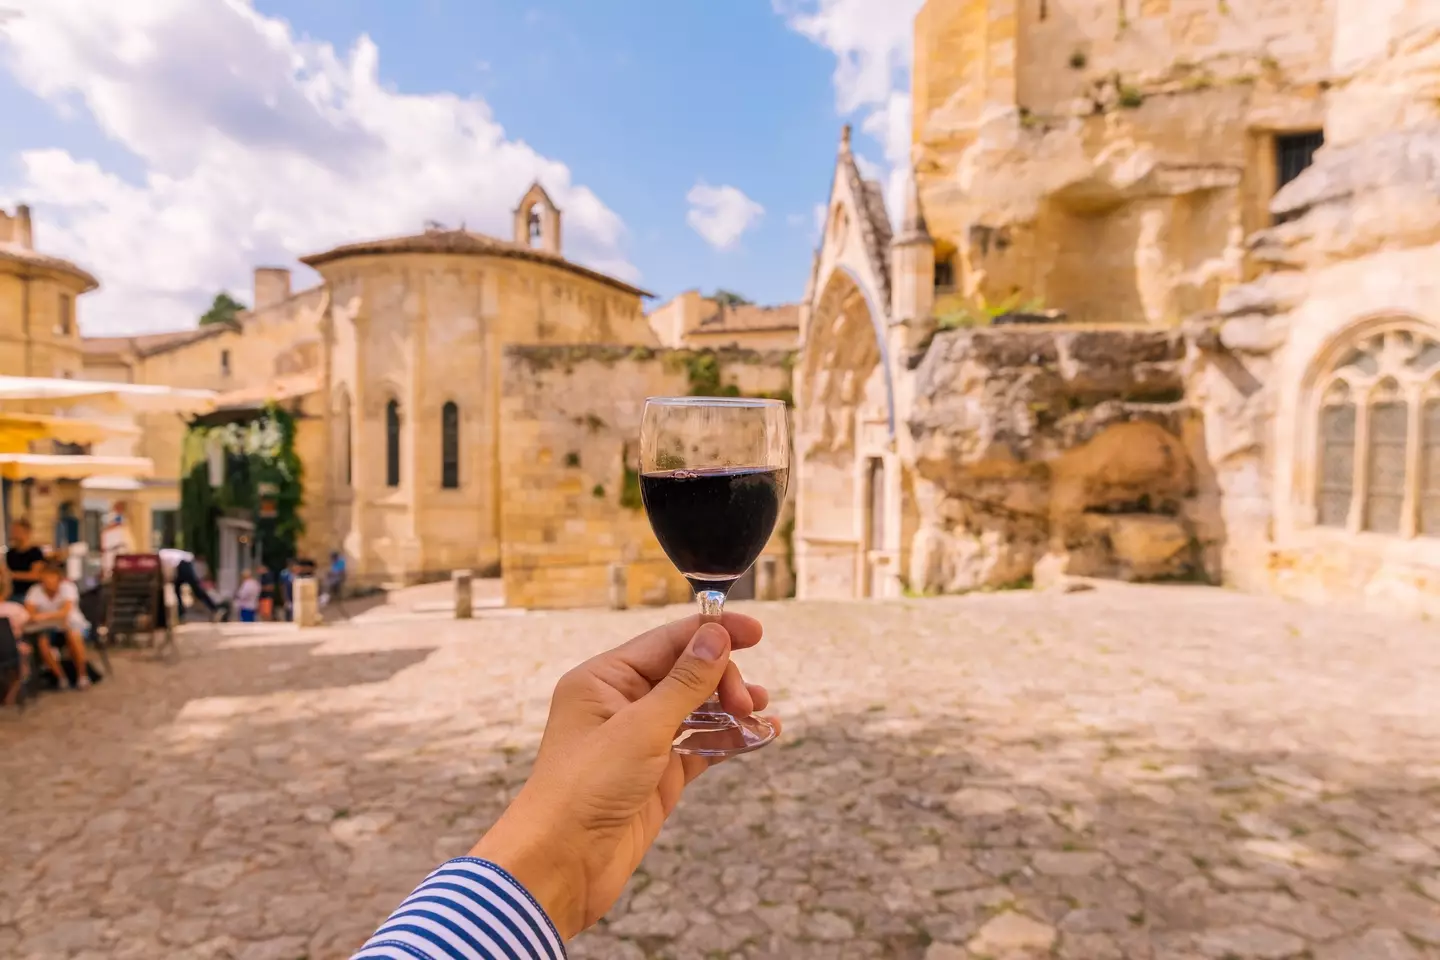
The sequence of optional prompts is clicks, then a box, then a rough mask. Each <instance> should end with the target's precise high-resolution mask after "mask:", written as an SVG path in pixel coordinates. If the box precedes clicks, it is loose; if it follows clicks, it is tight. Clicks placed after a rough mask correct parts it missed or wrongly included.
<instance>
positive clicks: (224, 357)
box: [220, 350, 230, 377]
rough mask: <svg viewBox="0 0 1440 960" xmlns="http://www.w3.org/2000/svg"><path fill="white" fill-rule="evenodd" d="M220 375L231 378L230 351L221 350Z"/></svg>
mask: <svg viewBox="0 0 1440 960" xmlns="http://www.w3.org/2000/svg"><path fill="white" fill-rule="evenodd" d="M220 375H221V376H222V377H228V376H230V351H229V350H221V351H220Z"/></svg>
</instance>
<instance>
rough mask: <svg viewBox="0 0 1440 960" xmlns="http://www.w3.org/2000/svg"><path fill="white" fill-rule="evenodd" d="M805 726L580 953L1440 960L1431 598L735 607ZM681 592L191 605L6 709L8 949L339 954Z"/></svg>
mask: <svg viewBox="0 0 1440 960" xmlns="http://www.w3.org/2000/svg"><path fill="white" fill-rule="evenodd" d="M745 606H746V607H748V609H750V610H751V611H752V612H757V613H758V614H759V615H760V616H762V617H763V619H764V620H765V621H766V624H767V627H768V634H769V638H768V641H767V643H766V644H765V645H764V647H762V649H760V650H757V651H751V652H747V653H745V654H742V664H743V665H744V666H745V668H746V670H747V673H748V674H749V675H750V676H751V678H752V679H755V680H760V681H762V682H765V683H767V684H768V685H770V687H771V688H772V691H773V692H774V693H775V695H776V710H777V712H780V713H781V714H782V715H783V716H785V718H786V724H787V729H786V736H785V738H784V739H783V740H782V742H781V743H780V744H778V745H776V746H774V747H771V748H768V749H766V750H764V751H761V752H760V753H757V754H755V755H753V756H750V757H746V758H744V759H741V760H739V761H736V762H733V763H731V764H727V765H726V766H725V767H722V768H719V769H717V770H715V771H712V772H711V773H710V774H708V775H707V776H706V778H705V779H703V780H702V781H700V782H699V783H698V784H696V786H695V787H694V788H692V790H691V792H690V794H689V795H688V796H687V798H686V801H685V803H684V804H683V805H682V807H681V809H680V811H679V812H678V813H677V815H676V817H675V818H674V820H673V821H672V823H671V825H670V827H669V828H668V829H667V831H666V833H665V834H664V835H663V836H662V838H661V841H660V843H659V844H658V845H657V847H656V848H655V849H654V850H653V851H652V853H651V855H650V856H649V857H648V858H647V859H646V861H645V863H644V864H643V866H642V869H641V871H640V873H639V874H638V875H637V877H636V879H635V882H634V883H633V884H632V886H631V887H630V889H629V890H628V892H627V893H626V895H625V897H624V899H623V901H622V903H621V904H620V905H619V907H618V908H617V909H616V910H615V911H614V912H613V913H612V915H611V916H610V917H609V918H608V919H607V920H606V921H605V922H604V923H603V924H601V925H600V927H598V928H597V929H596V930H594V931H592V932H590V933H588V934H586V935H584V936H582V937H581V938H580V939H579V940H577V941H576V942H575V944H574V945H573V946H572V949H571V956H572V957H574V958H576V960H645V958H670V960H717V958H744V960H771V958H773V960H782V958H783V960H808V958H816V960H821V958H824V960H836V958H839V960H846V958H882V957H883V958H903V960H982V958H990V960H1006V958H1034V957H1056V958H1066V960H1119V958H1124V960H1226V958H1244V960H1249V958H1276V960H1279V958H1290V957H1295V958H1299V957H1304V958H1310V960H1396V958H1398V960H1412V958H1440V749H1437V748H1440V626H1437V625H1436V624H1434V623H1425V622H1411V621H1398V620H1386V619H1383V618H1378V617H1374V616H1370V615H1360V614H1351V613H1344V612H1336V611H1333V610H1317V609H1312V608H1307V607H1302V606H1298V605H1293V604H1289V603H1285V602H1283V601H1278V600H1271V599H1263V598H1254V597H1246V596H1241V595H1237V594H1233V593H1229V592H1224V591H1218V590H1206V589H1199V588H1182V587H1150V588H1141V587H1124V586H1105V587H1102V588H1101V589H1099V590H1096V591H1094V592H1090V593H1080V594H1072V595H1048V594H1034V593H1009V594H994V595H985V596H972V597H964V598H951V599H938V600H923V601H922V600H914V601H900V602H894V603H885V604H858V603H855V604H834V605H826V604H815V603H792V604H774V605H745ZM676 613H677V611H673V610H672V611H655V610H645V611H631V612H627V613H604V614H600V613H595V612H583V613H554V614H532V615H530V616H526V617H520V618H514V619H495V620H481V621H474V622H472V623H463V624H457V623H454V622H445V621H439V622H437V621H431V620H427V621H423V622H419V621H417V622H412V623H408V624H407V623H389V624H383V625H376V626H371V627H364V628H357V627H351V628H344V629H333V630H332V629H327V630H322V631H314V632H310V633H306V634H299V633H296V632H293V631H279V632H275V633H268V634H267V633H265V632H264V631H255V632H250V633H245V634H243V635H242V634H235V635H230V636H226V637H219V636H211V635H208V634H203V633H202V634H192V635H190V636H188V637H187V638H186V639H185V640H184V641H183V644H184V646H185V648H186V653H187V655H186V657H185V658H184V659H183V660H182V661H181V662H180V663H178V664H176V665H163V664H158V663H154V662H151V661H149V660H147V659H146V658H144V657H143V656H138V655H125V656H122V657H119V658H117V667H118V670H119V673H118V676H117V677H116V678H115V679H114V680H113V681H110V682H107V683H105V684H102V685H101V686H99V687H98V688H96V689H95V690H93V691H92V692H90V693H88V694H68V695H64V696H58V695H57V696H50V697H47V698H45V699H44V700H43V701H42V702H41V703H40V704H39V705H38V707H37V708H35V709H34V710H32V711H30V712H28V713H27V714H26V715H24V716H23V717H17V716H16V715H15V714H14V712H13V711H7V712H6V713H5V714H3V715H0V783H3V791H0V818H3V820H0V822H3V824H4V837H5V839H4V841H3V844H0V957H5V958H12V957H13V958H29V960H38V958H47V960H48V958H87V960H98V958H122V960H123V958H146V960H152V958H157V957H167V958H168V957H177V958H245V960H262V958H273V960H298V958H302V957H304V958H308V960H328V958H336V957H340V958H343V957H345V956H347V955H348V953H349V951H351V950H352V949H353V948H354V947H355V946H356V945H357V944H358V943H359V942H360V941H361V940H362V939H363V938H364V937H365V935H366V934H368V933H369V931H370V930H371V929H373V927H374V926H375V924H377V923H378V922H379V920H380V919H381V918H383V916H384V915H385V914H386V913H387V912H388V911H389V910H390V909H391V908H393V907H394V905H395V904H396V903H397V902H398V901H399V899H400V898H401V897H402V896H403V895H404V894H405V893H406V892H408V890H409V889H410V887H411V886H412V885H413V884H414V883H415V882H416V881H417V880H418V879H419V878H420V877H421V876H423V874H424V873H425V872H426V871H427V870H428V869H430V868H431V867H432V866H433V865H434V864H435V863H436V862H438V861H439V860H441V859H444V858H446V857H449V856H452V855H455V854H458V853H462V852H464V851H465V850H467V849H468V848H469V846H470V845H471V844H472V843H473V841H474V839H475V838H476V837H477V836H478V835H479V833H480V832H481V831H482V830H483V829H484V828H485V826H486V825H487V824H488V823H489V822H490V821H491V820H492V819H493V818H494V817H495V816H496V815H497V814H498V813H499V811H500V810H501V809H502V808H503V806H504V804H505V802H506V801H507V800H508V798H509V797H511V796H512V795H513V794H514V792H515V791H516V790H517V789H518V787H519V785H520V784H521V783H522V782H523V779H524V777H525V774H526V771H527V768H528V764H529V761H530V758H531V756H532V754H533V751H534V748H535V745H536V742H537V740H538V736H539V732H540V730H541V727H542V724H543V722H544V716H545V710H546V704H547V699H548V695H549V691H550V688H551V686H552V685H553V683H554V681H555V679H556V678H557V677H558V676H559V675H560V674H561V673H562V672H563V671H564V670H565V669H566V668H568V667H569V666H570V665H571V664H573V663H575V662H576V661H578V660H579V659H581V658H583V657H585V656H587V655H589V654H590V653H592V652H594V651H596V650H599V649H601V648H603V647H606V646H609V645H610V644H612V643H613V642H615V641H617V640H619V639H623V638H625V637H628V636H630V635H632V634H633V633H635V632H637V631H638V630H640V629H642V628H644V627H646V626H648V625H651V624H653V623H656V622H660V621H662V620H664V619H668V618H670V616H672V615H675V614H676Z"/></svg>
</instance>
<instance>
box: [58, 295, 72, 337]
mask: <svg viewBox="0 0 1440 960" xmlns="http://www.w3.org/2000/svg"><path fill="white" fill-rule="evenodd" d="M56 309H57V311H58V316H57V317H56V319H55V332H56V333H58V334H60V335H61V336H62V337H68V336H70V333H71V331H73V330H74V329H75V298H74V297H72V296H70V294H68V293H62V294H60V303H59V305H58V306H57V307H56Z"/></svg>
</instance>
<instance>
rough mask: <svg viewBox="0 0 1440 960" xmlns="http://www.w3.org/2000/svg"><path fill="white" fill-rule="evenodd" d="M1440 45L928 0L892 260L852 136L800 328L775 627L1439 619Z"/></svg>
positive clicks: (1341, 19) (1360, 32) (1195, 11)
mask: <svg viewBox="0 0 1440 960" xmlns="http://www.w3.org/2000/svg"><path fill="white" fill-rule="evenodd" d="M1437 17H1440V12H1437V10H1436V8H1435V6H1434V4H1428V3H1425V2H1423V0H1386V2H1383V3H1378V4H1376V3H1365V4H1361V3H1358V2H1350V0H1304V2H1298V3H1297V2H1294V0H1283V2H1282V0H1257V2H1254V3H1250V4H1245V5H1242V6H1233V7H1232V6H1231V5H1227V4H1220V5H1218V6H1217V5H1214V4H1198V3H1184V4H1181V3H1177V2H1169V3H1159V4H1152V3H1144V4H1139V5H1136V4H1133V3H1129V2H1126V3H1121V4H1119V5H1118V6H1116V5H1113V4H1110V5H1102V4H1099V3H1095V2H1091V0H1042V2H1040V3H1035V4H1024V5H1016V4H1011V3H1002V2H997V0H990V2H988V3H979V4H976V3H969V2H964V0H929V2H928V3H926V4H925V6H924V8H923V9H922V10H921V12H920V14H919V16H918V17H917V19H916V22H915V58H914V59H915V70H914V81H913V82H914V89H913V103H914V109H915V113H914V118H913V131H912V133H913V150H912V159H913V177H912V184H911V189H910V191H909V196H908V198H907V203H906V209H905V210H904V211H899V213H900V214H901V216H900V218H899V219H900V229H899V231H898V233H897V234H896V235H894V236H892V235H891V229H890V220H889V217H888V215H887V212H886V210H885V209H884V204H883V202H882V201H881V192H880V190H879V187H878V185H877V184H874V183H870V182H866V181H865V179H864V178H863V177H862V176H861V174H860V172H859V169H858V167H857V166H856V164H855V161H854V158H853V157H852V156H851V154H850V150H849V144H848V134H847V137H846V138H845V139H844V140H843V141H842V144H841V149H840V153H839V157H838V158H837V163H836V171H835V176H834V180H833V187H832V194H831V197H830V210H829V215H828V220H827V224H826V228H825V233H824V236H823V240H822V245H821V247H820V249H819V251H817V255H816V259H815V264H814V269H813V271H812V275H811V280H810V284H809V288H808V291H807V295H806V301H805V303H804V305H803V308H802V341H803V347H802V353H801V357H800V360H799V363H798V365H797V376H796V386H795V390H796V397H797V401H798V403H799V411H798V422H799V424H800V427H799V430H798V435H799V449H798V463H799V489H800V497H799V501H798V503H797V532H796V552H797V559H798V577H799V592H800V594H801V595H802V596H803V595H812V596H817V595H823V596H852V595H893V594H895V593H898V592H899V591H900V590H902V589H905V588H909V589H912V590H916V591H927V590H958V589H972V588H985V587H991V588H993V587H1002V586H1006V585H1018V584H1023V583H1028V582H1030V581H1032V580H1034V579H1037V578H1038V579H1041V580H1046V579H1050V578H1053V577H1055V576H1059V575H1063V574H1067V573H1068V574H1086V575H1105V576H1119V577H1125V578H1130V579H1155V578H1181V579H1205V580H1211V581H1218V580H1225V581H1228V582H1233V583H1236V584H1239V585H1242V586H1245V587H1247V588H1251V589H1259V590H1276V591H1281V592H1285V593H1290V594H1297V595H1305V596H1315V597H1320V596H1325V597H1332V598H1334V597H1339V596H1348V597H1352V598H1358V599H1365V598H1370V599H1377V598H1378V599H1377V602H1381V603H1384V604H1386V605H1390V606H1393V605H1394V604H1395V603H1396V602H1403V603H1405V604H1406V605H1408V606H1410V607H1412V608H1426V607H1429V608H1433V607H1434V606H1435V605H1436V603H1437V602H1440V600H1437V595H1440V539H1437V538H1436V537H1435V536H1434V534H1433V532H1432V531H1433V529H1434V528H1433V526H1432V525H1431V520H1432V519H1433V518H1432V517H1431V514H1432V513H1433V509H1432V505H1433V504H1434V503H1435V502H1436V493H1435V490H1436V489H1437V488H1436V487H1435V484H1436V483H1437V482H1440V481H1437V479H1436V478H1440V462H1437V460H1436V458H1437V457H1440V453H1437V450H1440V427H1436V428H1434V429H1433V430H1432V426H1431V424H1432V416H1440V413H1436V412H1434V411H1440V403H1435V402H1433V401H1432V398H1431V394H1432V393H1434V392H1435V390H1436V387H1435V383H1436V381H1435V376H1436V372H1437V369H1440V367H1437V362H1440V347H1436V346H1434V344H1435V342H1436V336H1437V334H1436V326H1435V324H1436V323H1437V322H1440V315H1437V313H1436V310H1437V308H1436V304H1437V303H1440V298H1437V297H1436V296H1435V294H1436V289H1435V287H1434V283H1433V281H1431V280H1429V279H1428V278H1429V277H1431V276H1434V275H1435V272H1434V270H1433V265H1434V258H1435V257H1436V256H1437V247H1436V245H1435V244H1436V239H1437V235H1440V211H1437V209H1436V205H1437V179H1436V178H1437V174H1436V163H1437V160H1436V157H1437V156H1440V152H1437V150H1436V149H1435V141H1434V139H1433V137H1434V133H1433V130H1434V127H1433V124H1434V122H1435V118H1436V109H1437V108H1436V104H1437V102H1440V101H1437V98H1436V95H1435V89H1434V84H1435V80H1434V77H1435V75H1436V70H1435V64H1436V58H1437V56H1440V43H1437V28H1436V19H1437ZM1322 145H1323V146H1322ZM1427 267H1428V268H1432V269H1427ZM1432 437H1433V439H1432Z"/></svg>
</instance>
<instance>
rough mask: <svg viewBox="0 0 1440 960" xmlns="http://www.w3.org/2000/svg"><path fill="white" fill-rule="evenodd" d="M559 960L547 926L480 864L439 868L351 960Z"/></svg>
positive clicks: (514, 887) (519, 890)
mask: <svg viewBox="0 0 1440 960" xmlns="http://www.w3.org/2000/svg"><path fill="white" fill-rule="evenodd" d="M381 958H384V960H565V946H564V944H562V943H561V942H560V935H559V934H558V933H556V932H555V926H554V924H552V923H551V922H550V918H549V917H548V916H546V915H545V911H544V910H542V909H540V905H539V904H538V903H536V902H535V898H534V897H532V896H530V893H529V891H527V890H526V889H525V888H524V887H522V886H521V885H520V882H519V881H518V880H516V879H515V878H514V877H512V876H510V874H508V873H506V872H505V871H504V870H502V869H500V868H499V867H497V866H495V864H493V863H491V862H489V861H488V860H477V859H476V858H474V857H459V858H457V859H455V860H451V861H448V862H447V863H443V864H441V865H440V867H439V868H438V869H436V870H435V872H434V873H432V874H430V876H428V877H426V878H425V882H424V883H422V884H420V886H418V887H416V888H415V892H414V893H412V894H410V896H409V897H408V898H406V900H405V902H404V903H402V904H400V906H399V907H398V908H396V910H395V912H394V913H392V914H391V915H390V919H388V920H386V921H385V923H384V924H382V925H381V927H380V929H379V930H376V931H375V935H374V936H373V937H371V938H370V939H369V940H368V941H366V943H365V946H363V947H361V948H360V952H359V953H357V954H355V956H354V957H353V958H352V960H381Z"/></svg>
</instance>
